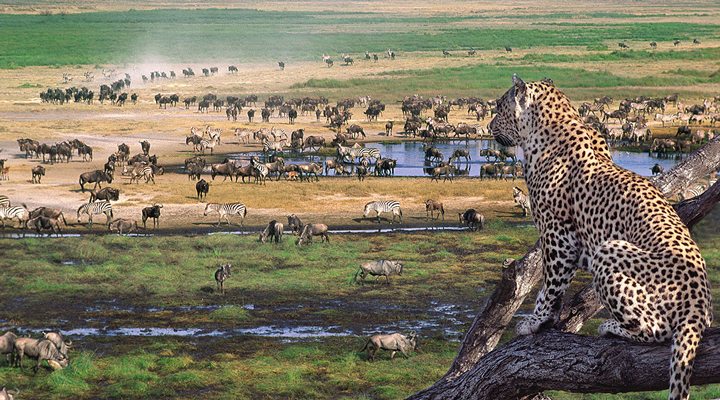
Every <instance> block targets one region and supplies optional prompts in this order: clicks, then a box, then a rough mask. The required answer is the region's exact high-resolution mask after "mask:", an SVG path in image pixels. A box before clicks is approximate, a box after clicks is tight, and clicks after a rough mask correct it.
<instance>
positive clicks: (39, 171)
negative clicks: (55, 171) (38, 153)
mask: <svg viewBox="0 0 720 400" xmlns="http://www.w3.org/2000/svg"><path fill="white" fill-rule="evenodd" d="M43 176H45V167H43V166H42V165H36V166H35V167H33V169H32V183H40V179H41V178H42V177H43Z"/></svg>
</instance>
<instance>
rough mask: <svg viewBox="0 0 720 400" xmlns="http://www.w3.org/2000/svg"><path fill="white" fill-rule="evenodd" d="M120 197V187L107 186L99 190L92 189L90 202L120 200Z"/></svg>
mask: <svg viewBox="0 0 720 400" xmlns="http://www.w3.org/2000/svg"><path fill="white" fill-rule="evenodd" d="M118 199H120V189H115V188H111V187H106V188H103V189H100V190H98V191H97V192H95V191H94V190H91V191H90V200H88V203H92V202H94V201H97V200H107V201H118Z"/></svg>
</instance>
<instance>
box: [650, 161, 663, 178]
mask: <svg viewBox="0 0 720 400" xmlns="http://www.w3.org/2000/svg"><path fill="white" fill-rule="evenodd" d="M650 171H651V172H652V174H653V176H655V175H660V174H662V173H663V172H664V171H665V168H663V167H662V165H660V164H657V163H655V165H653V166H652V168H651V169H650Z"/></svg>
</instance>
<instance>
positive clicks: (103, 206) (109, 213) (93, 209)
mask: <svg viewBox="0 0 720 400" xmlns="http://www.w3.org/2000/svg"><path fill="white" fill-rule="evenodd" d="M81 214H86V215H87V216H88V224H89V227H91V228H92V224H93V216H94V215H99V214H105V217H107V224H108V225H109V224H110V220H111V219H112V217H113V209H112V204H110V202H109V201H107V200H101V201H96V202H93V203H86V204H83V205H81V206H80V207H79V208H78V209H77V222H78V224H79V223H80V215H81Z"/></svg>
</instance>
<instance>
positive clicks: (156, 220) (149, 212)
mask: <svg viewBox="0 0 720 400" xmlns="http://www.w3.org/2000/svg"><path fill="white" fill-rule="evenodd" d="M161 208H163V205H162V204H153V205H152V206H151V207H145V208H143V209H142V222H143V228H147V224H146V221H147V220H148V218H152V219H153V228H159V227H160V209H161Z"/></svg>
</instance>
